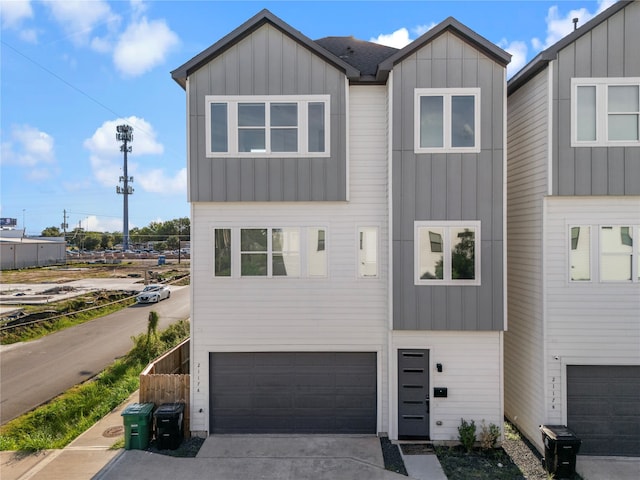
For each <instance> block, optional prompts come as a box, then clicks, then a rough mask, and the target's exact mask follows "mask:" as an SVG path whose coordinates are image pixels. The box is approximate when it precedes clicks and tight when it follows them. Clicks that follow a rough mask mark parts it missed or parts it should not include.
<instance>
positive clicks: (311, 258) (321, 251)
mask: <svg viewBox="0 0 640 480" xmlns="http://www.w3.org/2000/svg"><path fill="white" fill-rule="evenodd" d="M327 250H328V248H327V229H326V228H324V227H308V228H307V273H308V275H309V277H326V276H327Z"/></svg>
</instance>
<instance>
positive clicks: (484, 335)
mask: <svg viewBox="0 0 640 480" xmlns="http://www.w3.org/2000/svg"><path fill="white" fill-rule="evenodd" d="M502 335H503V333H502V332H425V331H412V332H407V331H394V332H393V339H392V348H391V352H390V357H389V358H390V367H389V369H390V373H391V375H390V377H391V383H390V389H391V390H390V392H391V402H390V405H391V410H390V415H389V416H390V430H389V436H390V438H392V439H397V438H398V421H397V419H398V394H397V392H398V385H397V371H398V364H397V357H398V349H405V348H412V349H413V348H415V349H427V350H429V362H430V364H431V365H430V371H429V382H430V385H429V392H430V393H431V395H430V397H431V400H430V414H429V421H430V425H429V431H430V437H431V440H433V441H437V442H449V441H451V442H457V441H458V426H459V425H460V419H461V418H464V419H465V420H467V421H470V420H474V421H475V423H476V426H477V428H478V432H479V431H480V426H481V425H482V421H483V420H484V421H485V424H486V425H487V426H488V425H489V424H491V423H493V424H495V425H498V426H500V427H502V419H503V411H502V393H503V388H502ZM437 363H441V364H442V372H438V371H437V370H436V364H437ZM434 387H447V389H448V391H447V397H446V398H434V397H433V388H434ZM437 422H442V424H441V425H437Z"/></svg>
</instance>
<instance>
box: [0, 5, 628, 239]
mask: <svg viewBox="0 0 640 480" xmlns="http://www.w3.org/2000/svg"><path fill="white" fill-rule="evenodd" d="M613 3H615V0H597V1H596V0H575V1H574V0H553V1H546V0H522V1H521V0H510V1H504V0H503V1H484V0H475V1H455V0H449V1H429V0H421V1H417V0H416V1H337V0H335V1H328V0H326V1H284V0H283V1H267V2H255V1H226V2H223V1H177V0H173V1H171V0H166V1H162V0H147V1H144V0H131V1H125V0H118V1H106V0H80V1H72V0H52V1H41V0H0V28H1V29H0V141H1V151H0V217H8V218H15V219H16V220H17V228H20V229H22V228H24V229H26V233H27V234H28V235H39V234H40V232H41V231H42V230H44V229H45V228H47V227H51V226H56V227H58V228H60V226H61V224H62V223H63V221H64V220H65V218H66V222H67V224H68V225H69V230H71V229H73V228H76V227H81V228H83V229H85V230H91V231H109V232H115V231H119V232H121V231H122V228H123V196H122V195H118V194H117V193H116V186H122V183H120V182H119V178H120V176H121V175H123V163H124V160H123V154H122V153H121V152H120V142H118V141H117V140H116V126H117V125H121V124H125V123H126V124H129V125H131V126H133V129H134V131H133V142H132V143H131V144H130V145H131V147H132V151H131V153H129V154H128V161H127V166H128V174H129V175H130V176H133V177H134V181H133V183H132V184H131V186H132V187H133V188H134V193H133V194H132V195H130V196H129V198H128V203H129V228H130V229H131V228H133V227H144V226H147V225H148V224H149V223H151V222H163V221H167V220H172V219H175V218H180V217H188V216H189V212H190V209H189V204H188V202H187V175H186V151H187V147H186V95H185V92H184V90H182V88H181V87H180V86H179V85H178V84H177V83H175V82H174V81H173V79H172V78H171V75H170V72H171V71H172V70H174V69H176V68H178V67H180V66H181V65H183V64H184V63H186V62H187V61H188V60H190V59H191V58H193V57H194V56H196V55H197V54H198V53H200V52H201V51H203V50H205V49H206V48H208V47H209V46H211V45H212V44H213V43H215V42H216V41H218V40H219V39H220V38H222V37H223V36H225V35H226V34H228V33H229V32H231V31H232V30H234V29H235V28H236V27H238V26H239V25H241V24H242V23H244V22H245V21H246V20H248V19H249V18H251V17H252V16H253V15H255V14H256V13H258V12H259V11H260V10H262V9H263V8H267V9H269V10H270V11H271V12H272V13H273V14H275V15H276V16H278V17H279V18H280V19H282V20H283V21H284V22H286V23H288V24H289V25H291V26H292V27H293V28H294V29H296V30H299V31H300V32H302V33H303V34H304V35H306V36H307V37H309V38H311V39H314V40H315V39H319V38H323V37H328V36H354V37H356V38H358V39H360V40H367V41H372V42H377V43H382V44H385V45H389V46H392V47H396V48H402V47H404V46H405V45H407V44H408V43H410V42H411V41H413V40H415V39H416V38H418V37H419V36H420V35H422V34H423V33H425V32H426V31H427V30H428V29H429V28H431V27H433V26H434V25H437V24H438V23H440V22H441V21H442V20H444V19H445V18H447V17H449V16H453V17H454V18H456V19H457V20H458V21H460V22H462V23H463V24H465V25H466V26H467V27H469V28H471V29H472V30H474V31H475V32H476V33H478V34H479V35H481V36H483V37H485V38H486V39H488V40H489V41H491V42H493V43H495V44H496V45H498V46H499V47H501V48H503V49H505V50H506V51H508V52H509V53H511V54H512V55H513V57H512V61H511V64H510V65H509V67H508V70H507V75H508V76H509V77H510V76H511V75H513V74H514V73H516V72H517V71H518V70H520V69H521V68H522V67H523V66H524V65H526V63H527V62H529V61H530V60H531V59H532V58H534V57H535V56H536V55H537V54H538V53H539V52H540V51H541V50H544V49H545V48H546V47H548V46H550V45H552V44H553V43H555V42H557V41H558V40H559V39H561V38H562V37H563V36H565V35H567V34H568V33H570V32H571V31H572V30H573V23H572V19H573V18H574V17H577V18H579V25H582V24H584V23H585V22H587V21H588V20H589V19H590V18H592V17H593V16H595V15H596V14H597V13H599V12H600V11H602V10H603V9H605V8H607V7H608V6H610V5H611V4H613ZM65 212H66V213H65ZM65 214H66V217H65Z"/></svg>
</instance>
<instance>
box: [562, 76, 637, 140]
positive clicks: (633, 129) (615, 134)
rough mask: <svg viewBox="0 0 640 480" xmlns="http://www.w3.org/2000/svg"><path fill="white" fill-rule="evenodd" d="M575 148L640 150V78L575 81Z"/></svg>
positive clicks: (573, 91) (573, 100)
mask: <svg viewBox="0 0 640 480" xmlns="http://www.w3.org/2000/svg"><path fill="white" fill-rule="evenodd" d="M571 85H572V89H571V106H572V129H571V130H572V137H571V145H572V146H574V147H582V146H584V147H594V146H596V147H597V146H640V78H573V79H572V81H571Z"/></svg>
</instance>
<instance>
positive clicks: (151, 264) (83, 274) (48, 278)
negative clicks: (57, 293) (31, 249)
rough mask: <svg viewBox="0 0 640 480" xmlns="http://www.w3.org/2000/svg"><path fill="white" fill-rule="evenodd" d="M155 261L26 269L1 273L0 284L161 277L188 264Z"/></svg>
mask: <svg viewBox="0 0 640 480" xmlns="http://www.w3.org/2000/svg"><path fill="white" fill-rule="evenodd" d="M157 263H158V262H157V260H155V259H149V260H123V261H122V263H119V264H100V263H69V264H67V265H62V266H51V267H40V268H25V269H22V270H5V271H2V272H0V283H3V284H11V283H64V282H70V281H73V280H80V279H86V278H126V277H134V276H140V277H142V278H144V276H145V272H146V273H147V274H148V273H149V272H152V273H153V275H158V276H160V277H166V276H176V275H177V274H178V273H182V274H184V273H188V272H189V261H188V260H182V261H181V262H180V263H178V261H177V260H168V261H167V263H166V264H165V265H158V264H157Z"/></svg>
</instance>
